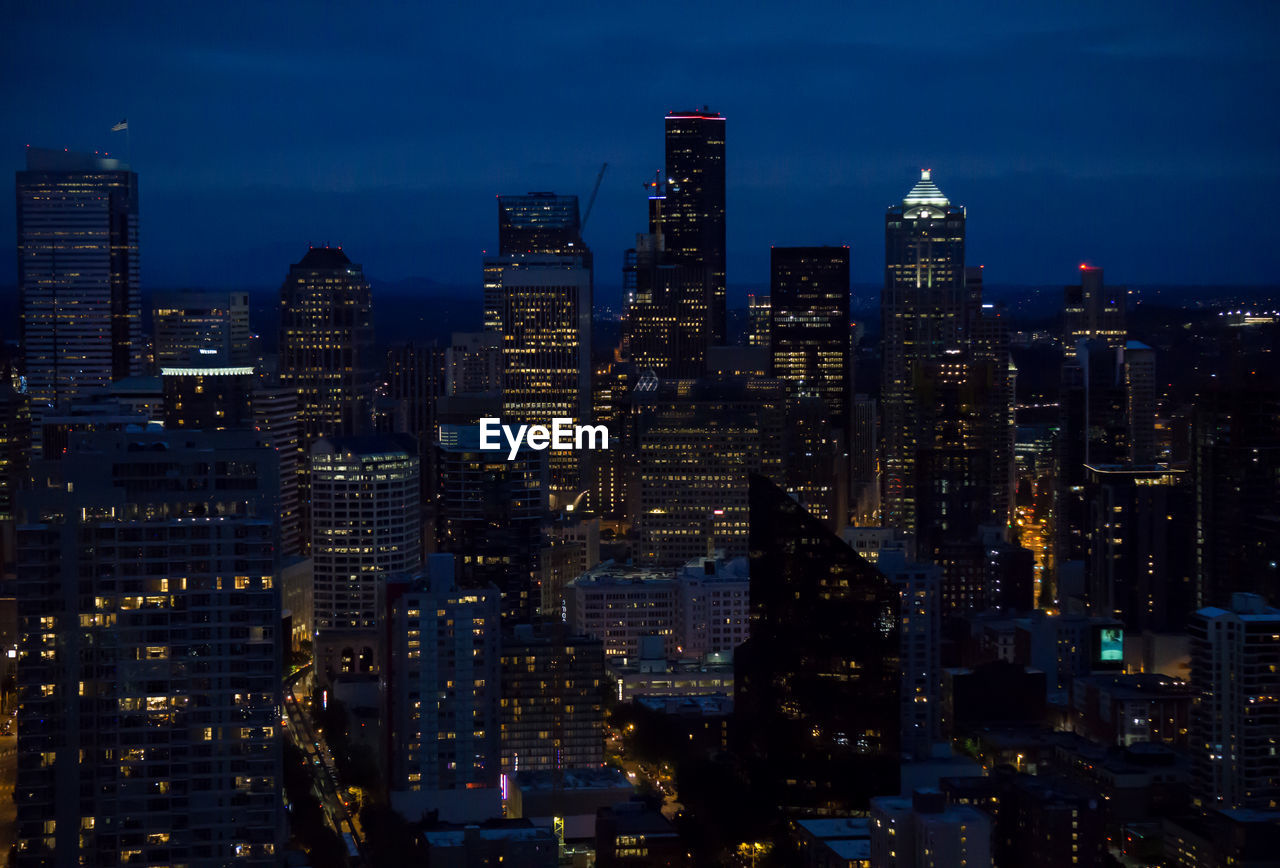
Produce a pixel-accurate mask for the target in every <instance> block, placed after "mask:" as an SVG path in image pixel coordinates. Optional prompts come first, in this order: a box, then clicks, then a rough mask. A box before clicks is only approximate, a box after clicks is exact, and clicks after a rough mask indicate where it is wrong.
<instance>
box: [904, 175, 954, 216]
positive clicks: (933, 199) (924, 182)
mask: <svg viewBox="0 0 1280 868" xmlns="http://www.w3.org/2000/svg"><path fill="white" fill-rule="evenodd" d="M932 175H933V170H932V169H921V170H920V180H919V181H917V182H916V185H915V186H914V187H912V188H911V192H910V193H908V194H907V196H906V198H905V199H903V200H902V204H903V205H908V206H910V205H936V206H938V207H940V208H945V207H947V206H948V205H950V204H951V200H950V199H948V198H947V197H946V196H944V195H943V193H942V191H941V190H939V189H938V185H937V184H935V183H933V177H932Z"/></svg>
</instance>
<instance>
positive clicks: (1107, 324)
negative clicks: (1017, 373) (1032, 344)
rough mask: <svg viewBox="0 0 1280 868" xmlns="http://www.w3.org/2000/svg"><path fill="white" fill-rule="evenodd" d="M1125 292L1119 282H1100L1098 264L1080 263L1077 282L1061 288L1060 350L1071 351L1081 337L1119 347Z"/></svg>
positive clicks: (1122, 331) (1122, 337) (1122, 343)
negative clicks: (1106, 283) (1116, 283)
mask: <svg viewBox="0 0 1280 868" xmlns="http://www.w3.org/2000/svg"><path fill="white" fill-rule="evenodd" d="M1127 294H1128V293H1127V291H1126V290H1125V288H1124V287H1122V286H1112V287H1108V286H1104V285H1103V282H1102V269H1101V268H1098V267H1096V266H1092V265H1081V266H1080V284H1079V285H1078V286H1068V287H1065V288H1064V289H1063V315H1062V348H1063V350H1064V351H1065V352H1071V350H1072V348H1074V347H1075V345H1076V344H1078V343H1079V342H1080V341H1083V340H1090V341H1101V342H1102V343H1104V344H1106V345H1107V346H1108V347H1111V348H1113V349H1120V348H1121V347H1123V346H1124V344H1125V324H1124V308H1125V297H1126V296H1127Z"/></svg>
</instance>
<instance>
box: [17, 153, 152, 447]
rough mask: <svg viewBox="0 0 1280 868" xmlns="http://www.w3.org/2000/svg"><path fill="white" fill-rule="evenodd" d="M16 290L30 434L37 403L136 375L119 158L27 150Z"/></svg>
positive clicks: (132, 246) (134, 201)
mask: <svg viewBox="0 0 1280 868" xmlns="http://www.w3.org/2000/svg"><path fill="white" fill-rule="evenodd" d="M17 198H18V293H19V296H20V302H21V306H22V343H23V347H24V349H25V352H26V377H27V389H28V392H29V394H30V396H31V408H32V415H33V418H34V419H35V420H36V427H35V431H36V440H37V442H38V441H39V439H40V433H39V432H40V419H41V418H42V417H43V416H44V414H45V412H46V409H47V408H49V407H52V406H56V405H58V404H61V403H65V402H66V401H68V400H70V399H72V398H77V397H79V396H81V395H87V394H93V393H102V392H105V391H106V390H107V387H108V386H110V385H111V382H112V381H113V380H119V379H123V378H125V377H129V376H136V375H138V374H141V373H142V298H141V292H140V289H139V278H138V176H137V175H136V174H134V173H133V172H132V171H130V170H129V167H128V166H127V165H126V164H124V163H122V162H121V161H120V160H115V159H108V158H106V157H99V156H97V155H93V154H79V153H73V152H68V151H52V150H46V149H43V148H28V149H27V168H26V171H20V172H18V173H17Z"/></svg>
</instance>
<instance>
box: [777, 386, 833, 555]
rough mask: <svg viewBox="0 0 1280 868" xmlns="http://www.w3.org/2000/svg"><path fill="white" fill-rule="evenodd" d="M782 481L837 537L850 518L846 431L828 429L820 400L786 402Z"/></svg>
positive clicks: (799, 399) (807, 398)
mask: <svg viewBox="0 0 1280 868" xmlns="http://www.w3.org/2000/svg"><path fill="white" fill-rule="evenodd" d="M788 387H789V388H793V387H794V384H791V383H788ZM782 479H783V487H784V488H785V489H786V491H787V493H788V494H790V495H791V496H792V497H794V498H795V499H796V500H797V501H798V502H799V503H800V505H801V506H803V507H804V508H805V509H806V510H807V511H808V512H809V514H811V515H812V516H813V517H814V518H816V519H818V520H819V521H822V522H823V523H824V524H826V525H827V527H828V528H830V529H831V530H833V531H835V532H837V533H838V532H840V531H841V530H842V529H844V526H845V524H846V523H847V521H848V516H849V454H848V452H847V451H846V448H845V431H844V430H841V429H835V428H832V427H831V418H830V414H829V408H828V407H827V405H826V403H825V402H824V401H823V400H822V399H821V398H819V397H816V396H809V397H795V396H794V395H793V396H791V397H789V398H788V399H787V426H786V433H785V435H784V437H783V459H782Z"/></svg>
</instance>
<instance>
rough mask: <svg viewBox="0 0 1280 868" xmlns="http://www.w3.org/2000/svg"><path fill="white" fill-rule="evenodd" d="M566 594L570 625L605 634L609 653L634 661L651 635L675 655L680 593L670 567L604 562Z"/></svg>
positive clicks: (586, 633) (583, 633) (580, 630)
mask: <svg viewBox="0 0 1280 868" xmlns="http://www.w3.org/2000/svg"><path fill="white" fill-rule="evenodd" d="M564 597H565V614H566V616H567V621H566V623H567V624H568V625H569V628H570V629H571V630H573V632H574V633H575V634H577V635H580V636H590V637H592V638H595V639H599V640H600V641H601V643H602V644H603V646H604V654H605V657H610V658H611V657H617V658H627V659H629V660H634V659H636V658H637V657H639V655H640V641H641V639H644V638H646V637H657V638H658V639H660V640H661V642H662V645H663V649H664V651H665V653H666V654H667V655H668V656H673V655H674V654H675V650H676V646H677V644H678V641H677V637H676V620H677V611H678V608H679V605H680V602H679V597H680V593H679V587H678V586H677V584H676V580H675V578H674V577H673V576H672V574H671V571H670V570H658V569H646V568H643V567H628V566H620V565H617V564H614V563H612V562H610V563H607V564H602V565H601V566H598V567H596V568H595V569H592V570H589V571H588V572H586V573H584V574H582V575H581V576H579V577H577V578H576V579H574V580H573V581H571V582H569V584H568V585H566V586H565V589H564Z"/></svg>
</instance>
